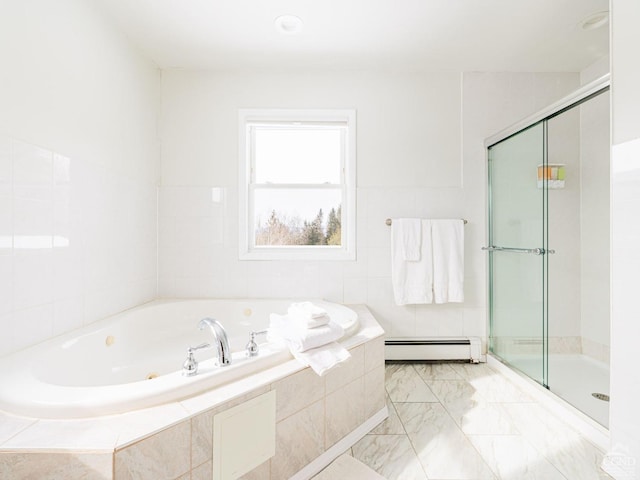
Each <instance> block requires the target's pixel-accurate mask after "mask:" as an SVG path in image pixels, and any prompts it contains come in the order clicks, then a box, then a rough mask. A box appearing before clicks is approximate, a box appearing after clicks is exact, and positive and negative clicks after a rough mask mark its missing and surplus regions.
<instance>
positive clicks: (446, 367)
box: [413, 363, 462, 382]
mask: <svg viewBox="0 0 640 480" xmlns="http://www.w3.org/2000/svg"><path fill="white" fill-rule="evenodd" d="M413 367H414V368H415V369H416V372H418V375H420V377H422V379H423V380H424V381H426V382H428V381H430V380H462V377H461V376H460V375H458V374H457V373H456V371H455V370H454V369H453V368H452V367H451V365H450V364H448V363H415V364H414V365H413Z"/></svg>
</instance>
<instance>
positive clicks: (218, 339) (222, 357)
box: [198, 318, 231, 367]
mask: <svg viewBox="0 0 640 480" xmlns="http://www.w3.org/2000/svg"><path fill="white" fill-rule="evenodd" d="M205 327H209V328H210V329H211V333H212V334H213V338H214V342H213V344H214V345H215V347H216V352H217V354H218V365H219V366H221V367H225V366H227V365H229V364H231V350H230V349H229V339H228V338H227V332H226V331H225V330H224V327H223V326H222V325H221V324H220V322H218V321H217V320H216V319H215V318H203V319H202V320H200V323H198V328H199V329H200V330H204V329H205Z"/></svg>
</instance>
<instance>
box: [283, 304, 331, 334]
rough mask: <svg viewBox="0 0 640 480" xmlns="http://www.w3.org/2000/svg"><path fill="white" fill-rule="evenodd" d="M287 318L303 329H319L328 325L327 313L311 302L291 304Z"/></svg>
mask: <svg viewBox="0 0 640 480" xmlns="http://www.w3.org/2000/svg"><path fill="white" fill-rule="evenodd" d="M287 315H288V317H289V318H290V319H291V320H293V321H295V322H296V323H300V324H301V325H302V326H303V327H305V328H315V327H321V326H323V325H326V324H328V323H329V320H330V318H329V315H328V314H327V311H326V310H325V309H324V308H322V307H319V306H318V305H315V304H313V303H311V302H299V303H292V304H291V305H290V306H289V309H288V311H287Z"/></svg>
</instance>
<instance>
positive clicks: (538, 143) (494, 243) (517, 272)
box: [484, 79, 610, 426]
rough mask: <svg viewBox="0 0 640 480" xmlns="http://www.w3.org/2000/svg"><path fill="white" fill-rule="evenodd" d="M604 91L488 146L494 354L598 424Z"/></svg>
mask: <svg viewBox="0 0 640 480" xmlns="http://www.w3.org/2000/svg"><path fill="white" fill-rule="evenodd" d="M609 117H610V115H609V87H608V80H607V79H601V80H600V81H598V82H594V84H591V85H589V86H587V87H584V88H583V89H581V90H579V91H578V92H576V93H575V94H573V95H572V96H570V97H567V98H566V99H564V100H563V101H561V102H558V103H557V104H555V105H553V106H551V107H549V108H548V109H546V110H545V111H544V112H541V113H539V114H537V115H535V116H532V117H530V118H529V119H527V120H525V121H523V122H521V123H520V124H518V125H517V126H515V127H513V128H511V129H509V130H506V131H504V132H502V133H500V134H498V135H496V136H494V137H492V138H490V139H489V140H487V142H486V146H487V149H488V181H489V195H488V196H489V198H488V200H489V210H488V212H489V215H488V222H489V225H488V246H487V247H484V250H487V251H488V254H489V263H488V266H489V318H490V335H489V348H490V351H491V352H492V353H493V355H495V356H496V357H498V358H499V359H500V360H502V361H503V362H504V363H506V364H508V365H509V366H511V367H513V368H515V369H517V370H519V371H521V372H522V373H524V374H526V375H528V376H529V377H531V378H532V379H533V380H535V381H536V382H538V383H540V384H542V385H544V386H545V387H547V388H548V389H549V390H551V391H552V392H554V393H556V394H557V395H558V396H560V397H561V398H563V399H564V400H566V401H567V402H569V403H571V404H572V405H573V406H575V407H576V408H578V409H579V410H581V411H583V412H584V413H586V414H587V415H589V416H590V417H592V418H593V419H594V420H596V421H597V422H599V423H601V424H602V425H604V426H607V424H608V403H607V401H606V400H607V399H608V393H609V371H608V363H609V323H610V322H609V178H610V177H609V163H610V162H609V148H610V147H609V145H610V141H609Z"/></svg>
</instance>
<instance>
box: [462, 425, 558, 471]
mask: <svg viewBox="0 0 640 480" xmlns="http://www.w3.org/2000/svg"><path fill="white" fill-rule="evenodd" d="M469 439H470V440H471V442H472V443H473V445H474V447H476V449H477V450H478V451H479V452H480V455H482V458H483V459H484V460H485V462H487V464H488V465H489V467H490V468H491V470H493V473H495V475H496V477H497V478H498V479H499V480H566V479H565V477H564V476H563V475H562V474H561V473H560V472H559V471H558V470H557V469H556V468H555V467H554V466H553V465H551V463H549V462H548V461H547V459H546V458H545V457H544V456H543V455H542V454H541V453H540V452H538V451H537V450H536V449H535V448H533V446H531V444H529V442H527V441H526V440H525V439H524V437H522V436H520V435H472V436H469Z"/></svg>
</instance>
